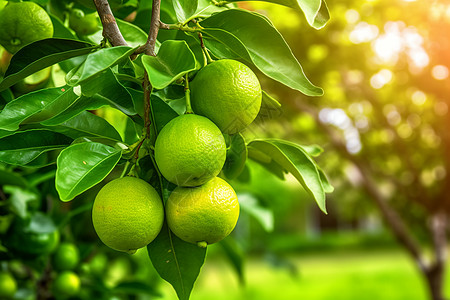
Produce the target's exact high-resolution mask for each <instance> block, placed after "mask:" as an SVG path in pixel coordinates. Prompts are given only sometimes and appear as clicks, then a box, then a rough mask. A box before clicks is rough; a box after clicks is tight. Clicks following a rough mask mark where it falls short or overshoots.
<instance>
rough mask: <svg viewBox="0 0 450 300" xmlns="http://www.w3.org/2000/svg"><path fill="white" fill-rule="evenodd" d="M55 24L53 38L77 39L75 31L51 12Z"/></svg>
mask: <svg viewBox="0 0 450 300" xmlns="http://www.w3.org/2000/svg"><path fill="white" fill-rule="evenodd" d="M49 16H50V19H51V20H52V24H53V38H60V39H70V40H76V39H77V37H76V35H75V33H74V32H73V31H72V30H71V29H69V28H67V27H66V26H64V24H63V22H62V21H61V20H60V19H58V18H57V17H55V16H54V15H52V14H49Z"/></svg>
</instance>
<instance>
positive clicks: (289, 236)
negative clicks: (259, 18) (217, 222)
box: [166, 0, 450, 300]
mask: <svg viewBox="0 0 450 300" xmlns="http://www.w3.org/2000/svg"><path fill="white" fill-rule="evenodd" d="M327 3H328V7H329V9H330V13H331V21H330V22H329V23H328V24H327V26H326V27H325V28H324V29H322V30H320V31H316V30H314V29H312V28H311V27H309V26H308V25H307V23H306V21H305V19H304V17H303V16H302V15H300V14H298V13H297V12H295V11H294V10H291V9H289V8H286V7H282V6H278V5H272V4H267V3H264V2H244V3H243V4H241V5H242V6H243V7H245V8H246V9H251V10H255V11H257V12H259V13H262V14H264V15H267V16H268V17H269V18H270V19H271V20H272V21H273V23H274V25H275V27H276V28H278V29H279V31H280V32H281V33H282V34H283V36H284V37H285V39H286V41H287V42H288V44H289V45H290V46H291V48H292V50H293V52H294V54H295V55H296V57H297V58H298V60H299V61H300V63H301V64H302V66H303V68H304V71H305V73H306V74H307V76H308V77H309V78H310V79H311V81H312V82H313V83H315V84H317V85H319V86H321V87H323V88H324V90H325V95H324V96H323V97H317V98H311V97H305V96H303V95H301V94H299V93H297V92H295V91H292V90H289V89H287V88H284V87H282V86H281V85H279V84H277V83H275V82H273V81H270V80H268V79H266V78H264V77H263V75H261V74H259V75H260V76H259V77H260V79H261V81H262V84H263V87H264V89H265V90H266V91H267V92H268V93H269V94H270V95H272V96H273V97H275V98H276V99H278V100H279V101H280V102H281V103H282V104H283V107H282V110H283V112H282V114H279V112H278V111H273V112H272V116H274V119H272V120H269V119H267V118H260V119H259V122H258V123H257V124H256V125H254V126H253V127H252V128H250V129H248V130H247V132H246V133H245V134H246V136H247V137H248V138H254V137H261V136H266V137H267V136H268V137H276V138H286V139H290V140H295V141H296V142H299V143H300V144H305V145H308V144H312V143H315V144H318V145H320V146H322V147H323V148H324V149H325V152H324V154H322V155H321V156H320V157H319V158H318V161H319V164H320V165H321V166H322V167H323V169H324V170H326V171H327V174H329V177H330V179H331V181H332V183H333V185H334V186H335V192H334V193H333V194H331V195H330V196H329V197H328V204H327V206H328V210H329V214H328V215H324V214H322V213H321V212H320V211H319V210H318V209H317V208H316V206H315V204H314V203H313V200H312V199H311V198H310V197H309V196H308V195H307V194H306V193H305V192H303V191H302V190H301V187H300V186H299V185H298V183H296V182H295V180H290V178H289V176H288V177H287V178H286V181H287V182H288V188H287V187H286V185H285V183H283V182H282V181H281V180H279V179H276V178H274V177H272V175H269V173H268V172H267V171H265V170H264V169H263V168H261V167H258V166H257V165H252V166H251V168H250V172H251V181H250V183H249V184H247V185H244V184H236V188H237V190H238V191H239V193H240V196H241V198H240V200H241V201H242V203H243V206H245V203H246V202H247V201H258V202H259V203H260V205H261V207H260V209H259V210H258V211H249V210H246V209H245V207H244V209H243V214H242V216H241V219H240V221H239V226H238V228H237V229H236V231H235V232H234V237H235V240H236V241H237V243H238V246H239V249H241V250H242V251H243V252H244V253H246V255H247V256H246V259H245V261H244V270H243V279H242V281H244V282H245V284H240V281H239V276H238V275H237V274H238V273H237V272H236V269H235V268H233V265H232V264H230V263H229V261H227V259H226V258H225V256H224V255H223V249H221V248H220V247H219V246H217V247H211V249H210V252H209V254H208V263H207V264H206V265H205V266H204V268H203V270H202V274H201V276H200V278H199V280H198V282H197V284H196V287H195V289H194V290H193V294H192V299H210V298H212V297H214V299H308V300H319V299H333V300H337V299H342V300H352V299H355V300H356V299H358V300H361V299H385V300H388V299H405V300H406V299H408V300H413V299H418V300H419V299H428V297H429V296H428V290H427V287H426V280H425V279H424V277H423V275H422V274H421V273H420V272H419V269H418V267H417V265H416V262H415V260H414V259H412V257H411V256H410V254H409V252H408V251H407V250H405V248H404V247H402V246H401V245H400V244H399V243H398V242H397V240H396V239H395V237H394V234H393V232H392V230H391V227H390V226H389V225H387V224H386V222H385V221H384V220H383V214H382V213H380V206H379V205H377V204H376V203H377V202H376V198H377V197H379V198H380V199H381V200H382V201H384V203H388V205H389V207H390V208H391V209H392V210H393V211H394V212H395V213H396V214H398V216H399V218H401V220H402V222H403V223H404V224H405V225H406V228H407V230H408V232H409V233H410V234H411V235H412V236H413V237H414V239H415V240H417V241H418V243H419V245H420V247H421V249H424V251H425V253H430V252H432V251H433V250H432V249H433V248H432V247H431V246H430V245H431V240H432V238H431V233H430V231H429V228H430V218H431V217H432V216H434V215H435V214H438V213H440V212H446V211H447V210H448V206H449V205H448V203H450V202H449V201H450V200H449V197H448V196H447V192H446V188H447V187H450V180H449V178H448V176H447V173H448V172H449V171H450V169H449V166H450V163H449V161H448V160H449V155H450V153H449V151H448V150H449V149H450V148H449V146H450V140H449V138H450V136H449V134H448V133H449V130H448V126H449V125H450V122H449V121H450V120H449V118H448V105H449V101H450V99H449V98H448V96H449V95H450V93H449V92H450V84H449V83H450V79H449V67H450V38H449V37H450V36H449V33H450V31H449V29H450V27H449V23H450V3H449V2H448V1H431V0H424V1H420V0H419V1H402V0H389V1H383V0H379V1H369V0H367V1H351V0H350V1H349V0H335V1H328V2H327ZM371 189H375V192H374V191H372V190H371ZM248 191H252V192H253V193H252V194H251V195H250V194H249V193H247V192H248ZM255 195H256V196H255ZM425 256H427V255H425ZM427 258H429V259H430V260H432V259H433V255H429V256H427ZM445 281H446V282H447V284H445V285H444V290H445V295H446V296H449V295H450V279H449V278H448V277H447V279H446V280H445ZM166 295H167V299H175V296H174V293H173V292H172V291H171V290H170V287H169V286H167V290H166ZM169 295H171V296H169Z"/></svg>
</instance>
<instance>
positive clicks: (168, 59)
mask: <svg viewBox="0 0 450 300" xmlns="http://www.w3.org/2000/svg"><path fill="white" fill-rule="evenodd" d="M195 62H196V60H195V56H194V54H193V53H192V51H191V49H190V48H189V46H188V45H187V43H186V42H185V41H174V40H169V41H165V42H164V43H162V44H161V48H160V49H159V51H158V54H157V55H156V56H149V55H144V56H143V57H142V63H143V64H144V67H145V69H146V70H147V73H148V78H149V80H150V83H151V84H152V86H153V87H154V88H155V89H163V88H165V87H166V86H168V85H169V84H171V83H172V82H174V81H175V80H177V79H179V78H181V77H182V76H183V75H184V74H186V73H188V72H190V71H194V70H195Z"/></svg>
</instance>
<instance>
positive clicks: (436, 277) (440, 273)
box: [425, 266, 446, 300]
mask: <svg viewBox="0 0 450 300" xmlns="http://www.w3.org/2000/svg"><path fill="white" fill-rule="evenodd" d="M425 279H426V283H427V286H428V291H429V295H430V299H431V300H446V299H445V297H444V295H443V283H444V268H443V267H442V266H440V267H437V268H432V269H431V270H429V271H428V272H425Z"/></svg>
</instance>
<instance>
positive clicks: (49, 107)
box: [0, 87, 78, 131]
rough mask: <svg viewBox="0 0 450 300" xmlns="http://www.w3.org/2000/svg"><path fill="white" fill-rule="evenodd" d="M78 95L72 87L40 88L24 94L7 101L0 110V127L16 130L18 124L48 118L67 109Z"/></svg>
mask: <svg viewBox="0 0 450 300" xmlns="http://www.w3.org/2000/svg"><path fill="white" fill-rule="evenodd" d="M77 98H78V96H77V95H76V94H75V93H73V91H72V88H69V89H67V90H66V88H65V87H58V88H49V89H42V90H38V91H35V92H31V93H28V94H25V95H23V96H21V97H19V98H17V99H15V100H13V101H11V102H9V103H8V104H7V105H6V106H5V108H4V109H3V111H2V112H0V129H4V130H11V131H12V130H17V129H19V125H20V124H26V123H36V122H41V121H43V120H46V119H49V118H51V117H52V116H54V115H56V114H58V112H59V111H62V110H65V109H67V106H70V104H71V103H73V102H74V101H75V100H76V99H77Z"/></svg>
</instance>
